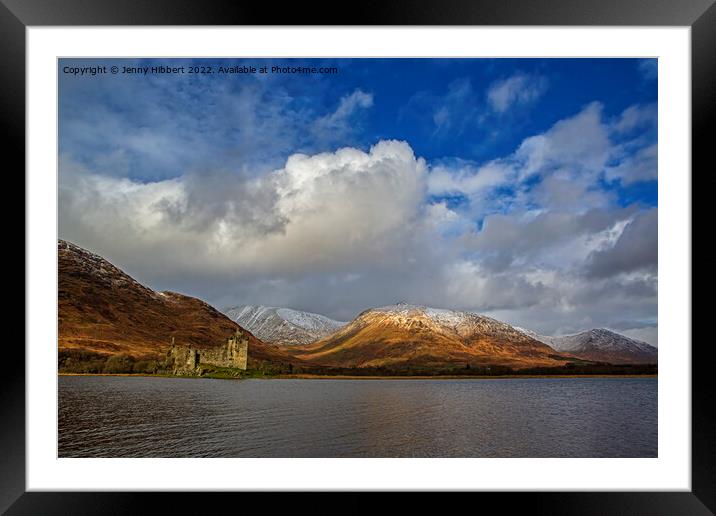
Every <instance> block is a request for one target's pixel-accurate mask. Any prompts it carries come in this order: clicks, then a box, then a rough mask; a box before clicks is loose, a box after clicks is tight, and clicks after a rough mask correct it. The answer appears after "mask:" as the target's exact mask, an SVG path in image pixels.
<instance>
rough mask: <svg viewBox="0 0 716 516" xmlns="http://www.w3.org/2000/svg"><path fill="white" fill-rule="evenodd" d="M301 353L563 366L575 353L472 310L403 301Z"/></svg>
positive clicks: (427, 363)
mask: <svg viewBox="0 0 716 516" xmlns="http://www.w3.org/2000/svg"><path fill="white" fill-rule="evenodd" d="M296 356H297V357H299V358H303V359H305V360H310V361H311V362H314V363H318V364H323V365H327V366H341V367H377V366H390V367H403V366H420V367H432V366H438V367H442V366H447V365H454V364H475V365H477V364H492V365H496V364H501V365H508V366H511V367H515V368H525V367H535V366H559V365H563V364H565V363H566V362H567V361H569V358H563V357H560V356H558V353H556V352H555V351H554V350H553V349H552V348H550V347H549V346H547V345H545V344H543V343H542V342H539V341H538V340H536V339H534V338H532V337H530V336H528V335H526V334H525V333H523V332H521V331H518V330H516V329H515V328H513V327H512V326H510V325H509V324H505V323H502V322H500V321H497V320H495V319H491V318H489V317H485V316H482V315H478V314H475V313H470V312H458V311H453V310H443V309H436V308H430V307H425V306H416V305H409V304H404V303H399V304H397V305H390V306H384V307H380V308H372V309H369V310H366V311H364V312H362V313H361V314H360V315H358V317H356V318H355V319H354V320H353V321H351V322H350V323H348V324H347V325H346V326H344V327H343V328H341V329H340V330H338V331H337V332H335V333H334V334H332V335H329V336H328V337H326V338H324V339H321V340H319V341H317V342H314V343H313V344H309V345H307V346H304V347H301V348H300V349H299V350H297V351H296Z"/></svg>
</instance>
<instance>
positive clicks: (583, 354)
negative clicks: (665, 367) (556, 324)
mask: <svg viewBox="0 0 716 516" xmlns="http://www.w3.org/2000/svg"><path fill="white" fill-rule="evenodd" d="M520 330H521V331H523V332H524V333H525V334H526V335H529V336H531V337H532V338H534V339H537V340H539V341H540V342H544V343H545V344H547V345H549V346H552V347H553V348H554V349H555V350H556V351H559V352H564V353H569V354H570V355H573V356H575V357H577V358H581V359H583V360H592V361H596V362H609V363H612V364H655V363H657V359H658V349H657V348H655V347H654V346H652V345H650V344H647V343H646V342H643V341H640V340H636V339H632V338H629V337H626V336H624V335H620V334H619V333H616V332H613V331H611V330H607V329H604V328H597V329H593V330H588V331H584V332H582V333H577V334H575V335H564V336H562V337H549V336H545V335H537V334H536V333H534V332H531V331H529V330H523V329H522V328H520Z"/></svg>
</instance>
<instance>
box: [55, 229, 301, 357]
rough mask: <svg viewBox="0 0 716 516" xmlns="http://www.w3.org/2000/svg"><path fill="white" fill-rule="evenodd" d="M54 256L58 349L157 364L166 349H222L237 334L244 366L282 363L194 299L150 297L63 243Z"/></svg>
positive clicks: (131, 280)
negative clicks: (243, 345)
mask: <svg viewBox="0 0 716 516" xmlns="http://www.w3.org/2000/svg"><path fill="white" fill-rule="evenodd" d="M57 254H58V294H57V296H58V327H59V337H58V340H59V342H58V345H59V349H60V351H67V350H75V351H83V352H88V353H91V354H99V355H118V354H126V355H129V356H131V357H133V358H137V359H145V358H157V357H159V356H161V355H163V354H164V353H166V351H167V349H168V348H169V347H170V345H171V341H172V338H173V339H174V340H175V342H176V343H177V344H183V345H187V346H191V347H194V348H199V349H206V348H212V347H216V346H221V345H223V344H224V343H225V342H226V339H227V338H228V337H229V336H231V335H233V334H234V332H236V331H237V330H239V331H240V332H241V333H243V334H244V335H245V336H246V337H247V338H248V339H249V361H250V362H251V361H257V360H258V361H268V362H272V361H276V362H280V361H285V360H289V359H290V357H288V355H287V354H286V353H284V352H283V351H281V350H279V349H278V348H275V347H274V346H270V345H268V344H265V343H263V342H261V341H260V340H259V339H257V338H256V337H255V336H254V335H252V334H251V333H250V332H249V331H247V330H245V329H244V328H242V327H241V326H240V325H238V324H236V323H235V322H234V321H232V320H230V319H229V318H228V317H226V316H225V315H224V314H222V313H221V312H219V311H218V310H216V309H215V308H213V307H211V306H209V305H208V304H207V303H205V302H203V301H201V300H199V299H196V298H194V297H189V296H185V295H183V294H178V293H176V292H155V291H154V290H152V289H150V288H147V287H145V286H144V285H142V284H140V283H139V282H137V281H136V280H135V279H134V278H132V277H131V276H129V275H127V274H126V273H124V272H123V271H121V270H120V269H119V268H117V267H115V266H114V265H112V264H111V263H109V262H108V261H107V260H105V259H104V258H102V257H101V256H98V255H96V254H94V253H91V252H89V251H87V250H85V249H82V248H81V247H79V246H76V245H74V244H72V243H70V242H66V241H64V240H58V242H57Z"/></svg>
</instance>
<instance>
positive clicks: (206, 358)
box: [166, 330, 249, 375]
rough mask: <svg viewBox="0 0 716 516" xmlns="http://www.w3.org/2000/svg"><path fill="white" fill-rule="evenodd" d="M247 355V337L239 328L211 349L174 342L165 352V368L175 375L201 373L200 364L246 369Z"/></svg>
mask: <svg viewBox="0 0 716 516" xmlns="http://www.w3.org/2000/svg"><path fill="white" fill-rule="evenodd" d="M248 355H249V339H248V338H247V337H246V336H244V335H242V334H241V332H240V331H239V330H236V333H234V335H232V336H231V337H229V338H228V339H226V343H225V344H224V345H223V346H221V347H219V348H213V349H194V348H191V347H187V346H182V345H178V344H175V343H174V338H173V337H172V345H171V348H169V351H168V352H167V360H166V362H167V368H171V369H172V372H173V374H175V375H197V374H201V366H202V365H208V366H217V367H227V368H232V369H241V370H243V371H245V370H246V365H247V361H248Z"/></svg>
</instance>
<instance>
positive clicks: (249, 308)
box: [224, 305, 346, 346]
mask: <svg viewBox="0 0 716 516" xmlns="http://www.w3.org/2000/svg"><path fill="white" fill-rule="evenodd" d="M224 313H225V314H226V315H227V316H228V317H229V318H230V319H231V320H232V321H235V322H237V323H238V324H240V325H241V326H243V327H244V328H246V329H247V330H249V331H250V332H251V333H253V334H254V335H256V336H257V337H258V338H259V339H261V340H263V341H264V342H271V343H275V344H283V345H287V346H291V345H303V344H309V343H311V342H315V341H317V340H318V339H321V338H323V337H327V336H328V335H330V334H331V333H334V332H335V331H337V330H339V329H340V328H342V327H343V326H345V324H346V323H345V322H340V321H334V320H333V319H329V318H328V317H325V316H323V315H319V314H314V313H311V312H301V311H298V310H292V309H290V308H276V307H272V306H256V305H241V306H237V307H234V308H228V309H226V310H224Z"/></svg>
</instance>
